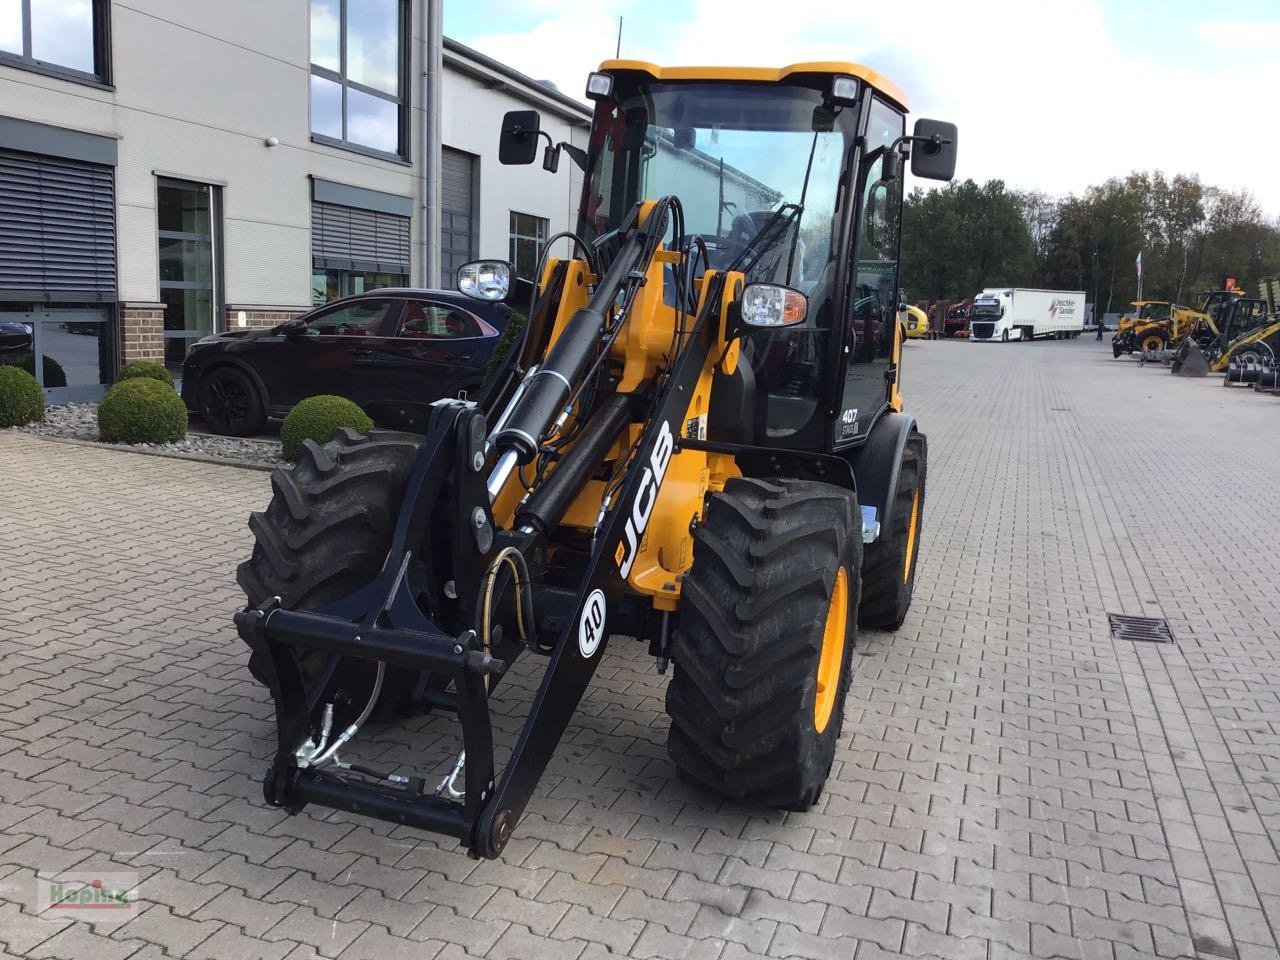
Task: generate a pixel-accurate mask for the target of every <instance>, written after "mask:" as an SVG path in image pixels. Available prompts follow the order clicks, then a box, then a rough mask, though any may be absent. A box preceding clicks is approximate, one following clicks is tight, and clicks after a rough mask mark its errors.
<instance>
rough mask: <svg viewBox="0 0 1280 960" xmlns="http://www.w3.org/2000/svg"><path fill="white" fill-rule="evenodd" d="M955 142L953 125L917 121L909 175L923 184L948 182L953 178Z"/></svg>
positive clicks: (932, 121)
mask: <svg viewBox="0 0 1280 960" xmlns="http://www.w3.org/2000/svg"><path fill="white" fill-rule="evenodd" d="M957 139H958V131H957V129H956V125H955V124H954V123H946V122H945V121H942V120H925V119H920V120H917V121H916V126H915V130H914V131H913V135H912V138H911V140H912V143H911V172H912V173H913V174H914V175H915V176H917V177H921V178H923V179H925V180H950V179H951V178H952V177H954V176H955V175H956V142H957Z"/></svg>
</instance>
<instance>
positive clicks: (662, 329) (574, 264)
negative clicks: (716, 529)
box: [494, 211, 741, 610]
mask: <svg viewBox="0 0 1280 960" xmlns="http://www.w3.org/2000/svg"><path fill="white" fill-rule="evenodd" d="M644 213H647V211H644ZM665 253H666V252H665V250H659V251H658V254H657V255H656V256H655V257H654V258H653V260H652V261H651V262H650V264H649V268H648V272H647V274H646V282H645V284H644V286H642V287H641V288H640V289H639V291H638V292H637V294H636V300H635V304H634V305H633V307H632V310H631V314H630V316H629V318H628V319H627V321H626V323H627V326H626V328H625V329H623V330H622V332H621V333H620V334H619V335H618V339H617V341H616V342H615V343H614V346H613V351H612V357H613V360H614V361H615V363H616V364H617V365H618V366H619V367H620V368H621V371H622V375H621V379H620V381H619V383H618V387H617V389H618V391H619V392H622V393H627V392H631V391H634V390H636V389H637V388H638V387H640V386H641V385H642V384H643V383H645V382H646V381H651V380H653V379H654V378H655V377H656V376H657V375H658V373H659V370H660V369H665V368H666V367H667V365H668V363H669V354H670V353H671V349H672V344H673V335H674V334H675V333H676V324H677V322H678V321H679V319H680V315H679V314H678V313H677V312H676V311H675V310H674V309H673V308H672V307H670V306H668V305H667V304H666V303H664V302H663V298H662V290H663V269H664V265H665V263H666V261H667V260H668V259H669V258H668V257H666V255H665ZM557 263H558V261H554V260H553V261H551V262H550V263H548V265H547V272H546V273H544V275H543V279H544V282H545V281H546V280H547V279H548V278H549V277H550V276H551V271H552V270H553V269H554V267H555V266H556V264H557ZM711 277H712V274H707V275H706V276H704V277H703V278H702V281H701V289H702V291H703V292H702V296H705V295H706V291H707V290H709V289H710V283H709V282H708V281H709V280H710V279H711ZM590 279H591V277H590V273H589V272H588V270H587V267H586V264H584V263H583V262H582V261H579V260H571V261H569V264H568V273H567V275H566V282H565V292H564V295H563V296H562V298H561V301H560V304H559V308H558V309H557V312H556V317H555V320H554V322H553V325H552V339H551V341H550V342H551V343H554V342H555V339H556V338H557V337H559V335H560V333H561V331H562V330H563V328H564V325H565V324H566V323H567V322H568V321H569V318H570V317H572V316H573V314H574V312H575V311H576V310H578V309H579V308H580V307H582V306H585V305H586V302H587V283H588V282H589V280H590ZM740 289H741V275H736V276H735V277H732V278H730V282H729V283H727V284H726V292H725V295H724V302H723V303H722V304H721V305H720V306H721V309H720V315H721V316H722V317H724V316H727V315H728V304H729V302H730V301H731V300H733V299H734V297H736V296H737V295H738V291H739V290H740ZM699 308H701V303H700V304H699ZM695 316H696V315H695V314H690V315H689V316H688V317H686V318H684V319H685V324H686V327H687V329H686V330H684V331H683V333H684V334H685V335H687V334H688V332H689V330H691V329H692V327H693V323H694V320H695ZM722 356H723V357H724V363H726V364H727V363H728V362H730V361H731V360H732V361H733V362H736V360H737V345H736V341H735V342H734V344H733V345H731V347H730V349H729V350H727V351H726V350H725V336H724V330H723V328H722V329H721V330H719V331H717V341H716V344H715V345H714V346H713V348H712V349H711V351H710V352H709V353H708V357H707V361H706V364H705V366H704V369H703V370H702V373H701V374H700V376H699V377H698V380H697V383H696V384H695V386H694V388H693V391H692V394H691V396H690V397H689V403H688V406H687V407H686V409H685V413H684V416H683V418H682V421H681V422H682V424H683V429H682V430H681V435H682V436H685V437H692V438H697V439H706V424H707V414H708V411H709V408H710V402H711V383H712V378H713V376H714V373H715V367H716V362H717V361H719V360H720V359H721V357H722ZM571 424H572V420H570V421H569V422H568V423H567V424H566V429H567V428H568V426H570V425H571ZM644 429H645V425H644V424H641V423H633V424H631V426H630V427H628V428H627V429H626V430H625V431H623V435H622V436H621V437H620V438H619V440H618V442H617V443H616V444H615V445H614V449H613V450H612V451H611V452H610V453H609V454H608V455H607V456H606V457H605V460H606V462H612V463H615V464H616V463H617V462H618V461H619V460H620V459H621V458H623V457H626V456H627V455H628V454H629V452H630V451H631V450H632V449H633V447H638V446H639V444H640V442H641V441H642V439H643V438H642V436H641V434H642V431H643V430H644ZM571 451H572V447H571V446H570V447H568V448H567V449H566V452H571ZM531 471H532V466H529V467H526V468H525V481H526V482H529V481H530V480H531V479H532V476H531ZM736 476H741V473H740V471H739V470H738V467H737V464H736V463H735V462H734V459H733V457H731V456H728V455H726V454H721V453H710V452H707V451H704V450H687V449H686V450H680V451H679V452H677V453H674V454H672V456H671V459H670V461H669V463H668V465H667V469H666V473H665V475H664V477H663V481H662V485H661V487H660V488H659V489H658V492H657V494H656V499H655V501H654V503H653V505H652V508H651V513H650V519H649V523H648V525H647V527H646V528H645V532H644V534H643V536H642V538H641V540H640V543H639V545H638V549H637V551H636V558H635V561H634V562H633V564H632V567H631V571H630V573H629V575H628V577H627V580H628V583H629V585H630V586H631V588H632V589H633V590H635V591H636V592H638V593H643V594H648V595H649V596H650V597H651V598H652V602H653V604H654V606H655V607H657V608H659V609H666V610H674V609H675V608H676V606H677V603H678V601H679V597H680V578H681V576H682V575H683V574H684V573H687V572H688V570H689V568H690V566H692V564H693V534H692V531H691V523H692V521H693V520H695V519H700V518H701V516H702V504H703V501H704V499H705V497H706V495H707V493H708V492H713V491H717V490H722V489H724V485H725V483H726V481H728V479H729V478H730V477H736ZM606 493H608V491H607V489H606V484H605V483H604V482H603V481H600V480H594V479H593V480H590V481H588V482H587V484H586V485H585V486H584V487H583V489H582V490H581V492H579V494H578V496H577V497H576V498H575V499H574V501H573V502H572V503H571V504H570V505H569V508H568V510H567V511H566V512H565V515H564V518H563V519H562V520H561V525H562V526H566V527H575V528H577V529H579V530H583V531H590V530H591V529H593V528H594V527H595V525H596V523H597V521H598V520H599V518H600V509H601V506H602V504H603V503H604V498H605V496H606ZM523 495H524V486H523V485H522V484H521V483H520V480H519V479H518V477H515V476H513V477H512V479H511V480H510V481H509V482H508V484H507V486H506V487H505V488H503V490H502V492H501V494H500V495H499V496H498V499H497V501H496V502H495V504H494V516H495V518H496V519H497V520H498V521H499V522H500V523H502V522H504V521H505V522H506V523H509V522H510V518H511V517H512V516H513V515H514V513H515V509H516V505H517V504H518V502H519V500H520V498H521V497H522V496H523ZM614 495H615V496H616V491H614ZM615 504H616V501H611V502H610V504H609V505H610V506H614V505H615ZM617 559H618V558H614V560H615V562H617Z"/></svg>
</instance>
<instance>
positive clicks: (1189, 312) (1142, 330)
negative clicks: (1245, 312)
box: [1111, 281, 1244, 360]
mask: <svg viewBox="0 0 1280 960" xmlns="http://www.w3.org/2000/svg"><path fill="white" fill-rule="evenodd" d="M1243 296H1244V291H1243V290H1241V289H1239V288H1238V287H1235V286H1234V281H1228V285H1226V286H1224V287H1223V288H1222V289H1220V290H1206V291H1204V292H1203V293H1202V294H1200V297H1199V299H1198V300H1197V302H1196V306H1195V307H1184V306H1180V305H1178V304H1176V303H1170V302H1169V301H1167V300H1134V301H1133V303H1132V306H1133V308H1134V309H1133V312H1132V313H1130V314H1127V315H1125V316H1122V317H1121V318H1120V321H1119V323H1118V324H1117V325H1116V333H1115V336H1113V337H1112V339H1111V355H1112V357H1116V358H1118V357H1122V356H1126V355H1130V354H1132V355H1137V356H1138V357H1140V358H1143V359H1148V360H1154V359H1163V360H1168V359H1172V358H1173V356H1174V354H1175V353H1176V351H1177V350H1178V349H1179V347H1181V345H1182V344H1183V343H1184V342H1185V341H1187V340H1188V339H1189V340H1191V341H1192V342H1194V343H1195V344H1196V345H1197V346H1199V347H1200V348H1201V349H1202V350H1203V349H1207V348H1208V346H1209V345H1210V344H1211V343H1213V342H1214V341H1215V340H1217V339H1218V337H1219V335H1220V333H1221V330H1220V328H1219V324H1218V320H1219V317H1220V316H1221V314H1222V312H1223V311H1224V310H1225V309H1226V308H1227V307H1228V306H1229V305H1230V304H1231V303H1232V302H1233V301H1235V300H1237V299H1239V298H1240V297H1243Z"/></svg>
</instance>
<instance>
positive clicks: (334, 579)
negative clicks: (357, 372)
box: [236, 428, 423, 704]
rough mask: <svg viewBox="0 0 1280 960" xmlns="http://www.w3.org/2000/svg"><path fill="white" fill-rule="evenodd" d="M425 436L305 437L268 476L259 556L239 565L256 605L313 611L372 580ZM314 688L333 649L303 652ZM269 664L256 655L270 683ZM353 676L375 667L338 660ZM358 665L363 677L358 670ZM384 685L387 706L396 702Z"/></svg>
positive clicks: (259, 671) (253, 526)
mask: <svg viewBox="0 0 1280 960" xmlns="http://www.w3.org/2000/svg"><path fill="white" fill-rule="evenodd" d="M422 442H423V438H422V437H420V436H418V435H416V434H409V433H392V432H390V431H384V430H374V431H372V432H370V433H369V434H368V435H364V434H360V433H357V432H356V431H354V430H351V429H349V428H341V429H338V430H335V431H334V432H333V435H332V436H331V437H330V439H329V441H328V442H327V443H326V444H325V445H324V446H323V447H322V446H320V445H319V444H318V443H316V442H315V441H314V440H305V441H303V444H302V448H301V450H300V451H299V455H298V462H297V464H296V465H294V466H293V467H292V468H289V469H285V468H283V467H282V468H279V469H277V470H275V471H274V472H273V473H272V474H271V486H272V489H273V491H274V494H273V496H272V497H271V503H270V504H269V505H268V506H267V509H266V510H264V511H263V512H261V513H255V514H253V515H251V516H250V517H249V529H250V530H252V531H253V535H254V541H255V542H254V547H253V555H252V556H251V557H250V558H249V559H248V560H246V561H245V562H244V563H242V564H240V567H239V568H238V569H237V570H236V582H237V583H239V584H240V588H241V589H242V590H244V594H245V599H246V600H248V603H249V606H250V607H257V606H260V605H261V604H263V603H265V602H266V601H267V600H269V599H270V598H272V597H277V596H278V597H279V598H280V602H281V605H282V606H284V607H285V608H287V609H290V610H313V609H315V608H317V607H322V606H324V605H326V604H329V603H332V602H333V601H335V600H338V599H340V598H342V597H345V596H347V595H348V594H351V593H353V592H354V591H356V590H357V589H359V588H360V587H363V586H364V585H365V584H367V583H369V581H371V580H372V579H373V578H374V577H375V576H377V574H378V572H379V571H380V570H381V569H382V564H383V561H384V560H385V559H386V555H387V551H388V550H389V549H390V548H391V538H392V533H393V532H394V529H395V522H396V517H397V516H398V515H399V511H400V504H401V502H402V501H403V499H404V494H405V488H406V487H407V486H408V483H409V475H410V473H411V472H412V471H413V466H414V463H415V462H416V461H417V457H418V451H419V449H420V447H421V446H422ZM297 659H298V664H299V667H300V668H301V670H302V675H303V679H304V681H305V682H306V684H307V686H308V688H311V687H313V686H314V685H315V684H316V683H318V682H319V680H320V679H321V677H322V676H323V674H324V673H325V672H326V671H327V670H328V667H329V663H330V660H331V659H332V657H331V655H330V654H327V653H324V652H322V651H318V650H308V651H305V652H302V653H299V654H298V658H297ZM265 667H266V665H265V664H263V663H261V662H259V660H258V655H257V654H256V653H255V654H252V655H251V656H250V658H249V672H250V673H252V674H253V676H254V677H255V678H257V680H258V681H259V682H260V683H262V684H263V685H266V684H267V672H266V669H265ZM335 669H336V670H337V671H340V672H349V673H351V674H352V679H353V681H354V680H356V679H358V678H363V677H364V676H365V674H369V673H371V671H370V669H369V664H368V663H367V662H365V661H358V660H351V659H347V660H343V661H341V662H340V663H339V664H338V665H337V667H336V668H335ZM357 672H358V677H357V675H356V674H357ZM391 690H392V687H391V685H389V684H384V687H383V696H382V700H383V702H384V704H386V703H387V702H388V701H393V700H394V697H393V696H389V694H390V692H391Z"/></svg>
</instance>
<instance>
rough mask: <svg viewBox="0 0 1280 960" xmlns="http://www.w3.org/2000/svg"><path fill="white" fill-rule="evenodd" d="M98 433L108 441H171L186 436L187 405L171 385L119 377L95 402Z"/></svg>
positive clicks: (145, 379) (143, 378) (137, 378)
mask: <svg viewBox="0 0 1280 960" xmlns="http://www.w3.org/2000/svg"><path fill="white" fill-rule="evenodd" d="M98 433H99V435H100V436H101V437H102V439H103V440H105V441H106V442H107V443H174V442H175V441H178V440H181V439H182V438H183V437H185V436H186V435H187V407H186V404H184V403H183V402H182V398H181V397H179V396H178V394H177V392H176V391H175V390H174V389H173V386H172V385H171V384H168V383H160V382H159V381H157V380H151V379H149V378H148V377H132V378H130V379H128V380H121V381H120V382H119V383H117V384H116V385H115V386H114V387H112V388H111V389H110V390H108V391H107V395H106V396H105V397H103V398H102V403H100V404H98Z"/></svg>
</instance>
